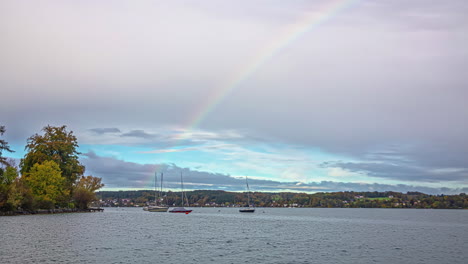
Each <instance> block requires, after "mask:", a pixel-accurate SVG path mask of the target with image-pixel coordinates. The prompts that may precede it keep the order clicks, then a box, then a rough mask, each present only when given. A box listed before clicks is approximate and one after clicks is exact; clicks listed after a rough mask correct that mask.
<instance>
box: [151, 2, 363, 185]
mask: <svg viewBox="0 0 468 264" xmlns="http://www.w3.org/2000/svg"><path fill="white" fill-rule="evenodd" d="M358 1H360V0H324V2H325V4H324V5H321V6H313V8H311V9H313V10H311V11H309V12H306V13H305V15H304V16H302V17H301V18H300V19H298V20H297V22H296V23H294V24H292V25H290V26H289V27H287V28H286V29H285V30H284V31H283V33H282V34H279V35H278V36H277V37H276V38H275V39H274V40H273V41H271V42H269V43H268V44H267V45H265V46H264V47H262V48H261V50H260V51H259V52H258V53H257V55H256V56H254V57H253V58H252V59H251V60H249V61H248V62H247V63H246V64H244V65H243V67H241V68H240V69H239V70H238V71H236V72H235V73H234V74H233V75H232V76H231V78H229V79H228V80H227V81H226V82H225V83H224V85H221V86H220V87H217V88H216V89H214V90H213V92H212V93H211V94H210V96H208V97H207V98H206V100H205V101H204V102H202V103H201V104H200V107H199V108H198V109H196V110H195V111H193V113H194V114H193V115H192V116H191V117H190V118H188V122H187V123H186V125H185V126H182V127H181V128H180V129H181V134H178V135H176V136H175V137H174V139H176V140H177V141H179V142H180V141H181V140H184V139H186V138H188V137H190V136H189V135H187V133H188V134H190V133H191V132H192V131H193V130H194V129H195V128H197V127H198V126H199V125H200V124H201V122H203V120H204V119H205V118H206V117H207V116H208V115H209V114H210V113H211V112H212V111H213V110H214V109H215V108H216V107H217V106H218V105H219V104H220V103H221V102H223V100H224V99H225V98H226V97H227V96H229V95H230V94H231V93H232V91H233V90H235V89H236V88H237V87H239V85H240V84H241V83H243V82H245V81H246V80H247V79H249V78H250V77H251V76H252V75H254V74H255V73H256V72H257V71H258V70H259V69H260V68H261V67H262V66H263V65H264V64H265V63H267V62H268V61H269V60H271V59H272V58H273V57H274V56H276V55H277V54H279V53H281V51H282V50H283V49H285V48H286V47H288V46H289V45H291V44H292V43H294V42H295V41H297V40H298V39H299V38H300V37H301V36H303V35H304V34H306V33H307V32H309V31H311V30H313V29H315V28H317V27H318V26H320V25H322V24H323V23H325V22H327V21H329V20H330V19H332V18H333V17H335V16H337V15H338V14H340V13H342V12H343V11H344V10H346V9H349V8H350V7H352V6H353V5H354V4H355V3H356V2H358ZM152 177H153V175H152V174H148V179H147V181H148V186H149V185H150V183H152Z"/></svg>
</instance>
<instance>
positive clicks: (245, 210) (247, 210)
mask: <svg viewBox="0 0 468 264" xmlns="http://www.w3.org/2000/svg"><path fill="white" fill-rule="evenodd" d="M245 184H246V185H247V206H246V207H244V208H242V209H239V212H240V213H255V207H254V206H252V205H251V204H250V189H249V182H248V181H247V176H245Z"/></svg>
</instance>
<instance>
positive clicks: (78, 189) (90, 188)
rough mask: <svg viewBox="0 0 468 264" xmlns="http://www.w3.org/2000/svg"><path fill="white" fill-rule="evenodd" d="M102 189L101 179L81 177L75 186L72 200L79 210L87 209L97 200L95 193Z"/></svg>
mask: <svg viewBox="0 0 468 264" xmlns="http://www.w3.org/2000/svg"><path fill="white" fill-rule="evenodd" d="M102 187H104V184H102V183H101V178H98V177H93V176H86V177H85V176H81V178H80V180H79V181H78V182H77V184H76V186H75V192H74V193H73V198H74V199H75V203H76V206H77V207H78V208H81V209H86V208H88V206H89V204H90V203H91V202H92V201H95V200H97V198H96V194H95V192H96V191H97V190H99V189H101V188H102Z"/></svg>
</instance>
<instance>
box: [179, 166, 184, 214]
mask: <svg viewBox="0 0 468 264" xmlns="http://www.w3.org/2000/svg"><path fill="white" fill-rule="evenodd" d="M180 186H181V192H182V201H181V205H182V207H184V180H183V178H182V172H181V173H180Z"/></svg>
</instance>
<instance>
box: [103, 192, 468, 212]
mask: <svg viewBox="0 0 468 264" xmlns="http://www.w3.org/2000/svg"><path fill="white" fill-rule="evenodd" d="M186 194H187V196H188V202H189V204H190V206H245V205H246V204H247V195H246V194H245V193H238V192H226V191H212V190H196V191H188V192H186ZM97 195H98V197H99V198H100V199H101V200H102V202H101V204H102V205H104V206H143V205H145V204H147V203H150V202H153V201H154V199H155V198H154V191H151V190H143V191H101V192H98V193H97ZM164 196H165V198H164V199H165V203H167V204H168V205H171V206H172V205H178V204H180V203H181V201H180V197H181V195H180V192H171V191H169V192H167V193H164ZM251 200H252V203H253V204H254V205H255V206H257V207H327V208H433V209H462V208H463V209H468V196H467V195H466V194H465V193H461V194H459V195H429V194H424V193H420V192H407V193H399V192H330V193H315V194H306V193H289V192H283V193H265V192H253V193H251Z"/></svg>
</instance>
